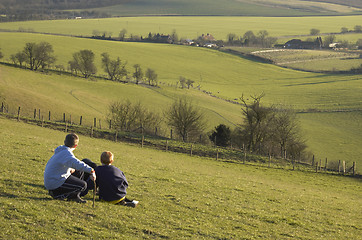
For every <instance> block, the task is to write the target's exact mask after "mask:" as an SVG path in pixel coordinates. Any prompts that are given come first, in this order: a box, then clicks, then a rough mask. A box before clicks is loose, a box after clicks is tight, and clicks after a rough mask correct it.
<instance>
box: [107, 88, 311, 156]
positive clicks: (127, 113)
mask: <svg viewBox="0 0 362 240" xmlns="http://www.w3.org/2000/svg"><path fill="white" fill-rule="evenodd" d="M263 97H264V95H263V94H262V95H259V96H251V100H248V99H245V97H244V96H242V97H241V98H240V100H241V102H242V123H241V124H240V125H238V126H237V127H236V128H235V129H234V130H233V131H232V130H230V128H229V127H227V126H226V125H223V124H220V125H219V126H217V127H215V130H213V131H211V132H210V133H208V134H207V135H208V136H209V139H210V140H211V141H212V142H214V144H215V145H218V146H223V147H226V146H230V145H231V144H232V145H233V146H238V147H240V148H243V149H244V150H246V151H249V152H252V153H259V154H265V155H273V156H281V157H282V158H285V157H286V155H287V153H288V156H289V157H292V158H298V157H300V156H301V155H303V153H304V152H305V149H306V144H305V141H304V140H303V137H302V136H301V130H300V127H299V122H298V120H297V117H296V114H295V112H294V111H292V110H290V109H286V108H283V107H267V106H264V105H263V104H262V103H261V100H262V98H263ZM107 117H108V120H109V121H112V123H113V126H115V127H116V128H117V129H119V130H126V131H131V130H135V129H136V130H137V129H140V128H142V130H143V131H146V132H153V131H154V129H155V127H156V128H157V127H160V125H161V123H162V122H163V121H164V122H165V123H166V124H167V125H168V126H169V127H171V128H172V129H174V130H175V133H176V134H177V135H178V136H179V137H180V139H181V140H182V141H184V142H188V141H196V140H197V139H198V138H199V137H200V136H201V135H204V131H205V129H206V126H207V121H206V118H205V115H204V113H203V112H202V111H201V109H200V108H198V107H196V106H195V105H194V104H193V103H192V101H190V100H189V99H187V98H179V99H177V100H175V101H174V102H173V103H172V104H171V106H170V107H168V108H167V109H165V110H164V111H163V113H162V114H156V113H154V112H152V111H149V110H148V109H146V108H144V107H142V106H141V104H140V103H139V102H138V103H132V102H130V101H129V100H125V101H117V102H113V103H112V104H110V106H109V114H108V116H107Z"/></svg>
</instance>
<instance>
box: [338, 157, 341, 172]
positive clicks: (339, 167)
mask: <svg viewBox="0 0 362 240" xmlns="http://www.w3.org/2000/svg"><path fill="white" fill-rule="evenodd" d="M338 173H341V160H338Z"/></svg>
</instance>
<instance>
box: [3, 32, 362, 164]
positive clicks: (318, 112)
mask: <svg viewBox="0 0 362 240" xmlns="http://www.w3.org/2000/svg"><path fill="white" fill-rule="evenodd" d="M38 39H39V35H38V34H29V33H4V34H2V35H0V43H1V44H4V45H2V46H8V47H7V48H4V51H3V52H4V54H5V56H9V55H10V54H13V53H15V52H16V51H19V50H20V49H21V48H22V47H23V46H24V44H25V42H31V41H38ZM41 39H42V40H43V41H48V42H50V43H51V44H52V45H53V46H54V50H55V55H56V56H57V58H58V60H57V64H63V65H64V66H66V65H67V61H69V60H70V58H71V54H72V53H73V52H75V51H78V50H80V49H85V48H88V49H92V50H93V51H94V52H95V54H96V64H97V65H98V69H99V71H100V74H103V73H102V71H101V67H100V58H99V56H100V54H101V53H102V52H109V53H110V54H111V56H112V57H116V56H120V57H121V59H122V60H126V61H128V68H129V70H130V71H132V66H133V64H136V63H138V64H141V66H142V67H143V68H145V69H146V68H148V67H150V68H153V69H155V71H156V72H157V73H158V75H159V81H160V82H161V85H160V86H161V88H160V89H148V88H144V87H140V86H135V85H132V84H131V85H130V86H128V85H124V84H119V83H113V82H108V81H103V80H102V81H101V80H98V81H96V82H93V81H87V80H84V79H78V78H74V77H70V76H62V75H59V76H58V75H56V74H51V75H47V74H41V73H33V72H30V71H28V70H21V69H13V68H11V67H4V66H3V67H1V78H0V80H1V83H0V93H1V94H2V95H3V96H4V97H5V98H6V101H7V103H8V104H9V105H11V106H12V107H13V109H16V108H17V106H19V105H22V106H24V109H29V110H28V111H29V112H30V114H31V112H32V111H33V110H34V108H41V109H44V110H42V111H45V112H47V111H49V110H52V111H55V112H54V114H58V116H61V115H62V113H64V112H67V114H72V116H73V118H74V119H77V118H78V117H79V115H87V116H88V117H87V118H88V119H89V118H90V119H93V117H97V118H102V117H104V115H105V112H106V109H107V104H108V103H109V102H110V101H112V100H116V99H120V98H130V99H131V100H134V101H137V100H142V101H144V102H145V103H146V105H147V106H148V107H150V108H151V109H155V110H156V109H157V111H159V110H161V109H162V108H163V107H165V106H167V104H169V103H170V102H172V100H173V99H175V97H176V96H179V95H183V94H187V95H189V96H190V97H192V98H194V100H195V102H196V103H197V104H198V105H199V106H200V107H201V108H203V109H204V110H205V111H206V112H207V113H208V116H209V120H210V123H209V126H208V127H209V129H212V128H213V127H214V126H216V125H217V124H218V123H226V124H227V125H230V126H235V124H238V123H239V122H240V107H239V106H238V105H234V104H231V103H228V102H225V101H223V100H221V99H223V98H224V99H225V98H226V99H231V100H232V99H238V98H239V97H240V96H241V95H242V94H244V95H254V94H260V93H262V92H264V93H265V94H266V97H265V103H267V104H284V105H287V106H291V107H293V108H294V109H296V110H297V111H299V112H301V113H300V114H299V116H300V119H301V123H302V127H303V129H304V131H305V134H306V136H307V142H308V146H309V148H310V150H311V151H312V152H313V153H315V154H316V156H317V158H323V159H324V158H325V157H328V158H329V159H330V161H338V160H347V161H349V162H352V161H359V159H360V155H361V152H360V150H359V149H360V148H359V147H358V146H359V144H361V142H362V139H361V135H360V134H358V132H359V131H360V128H361V126H360V122H361V121H362V114H361V108H362V102H361V98H360V96H361V91H362V89H361V86H362V84H361V81H362V79H361V78H360V77H359V76H358V75H328V74H315V73H306V72H299V71H294V70H288V69H282V68H279V67H276V66H273V65H270V64H265V63H260V62H253V61H250V60H247V59H243V58H240V57H238V56H233V55H229V54H226V53H221V52H218V51H215V50H210V49H205V48H192V47H186V46H176V45H164V44H146V43H125V42H113V41H101V40H92V39H81V38H71V37H64V36H50V35H42V37H41ZM180 63H182V64H180ZM179 76H185V77H187V78H191V79H195V85H200V88H201V90H205V91H208V92H212V94H213V95H215V96H216V97H218V98H221V99H218V98H215V97H211V96H209V95H207V94H204V93H203V92H202V91H199V90H196V89H193V90H181V89H176V88H175V86H176V82H177V81H178V78H179ZM49 92H52V93H53V94H52V96H54V97H53V98H52V97H50V96H49ZM79 100H80V101H79ZM64 103H66V104H64ZM210 103H212V104H210ZM53 109H54V110H53ZM77 114H78V115H77ZM90 121H91V120H90ZM347 122H348V124H345V123H347Z"/></svg>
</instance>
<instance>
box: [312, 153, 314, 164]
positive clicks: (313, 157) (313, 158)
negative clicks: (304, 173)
mask: <svg viewBox="0 0 362 240" xmlns="http://www.w3.org/2000/svg"><path fill="white" fill-rule="evenodd" d="M313 166H314V155H313V158H312V167H313Z"/></svg>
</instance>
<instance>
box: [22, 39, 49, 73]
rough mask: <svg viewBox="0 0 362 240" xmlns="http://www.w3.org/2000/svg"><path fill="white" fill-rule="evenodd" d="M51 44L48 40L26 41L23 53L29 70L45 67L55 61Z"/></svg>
mask: <svg viewBox="0 0 362 240" xmlns="http://www.w3.org/2000/svg"><path fill="white" fill-rule="evenodd" d="M53 52H54V50H53V46H52V45H51V44H50V43H48V42H40V43H26V44H25V47H24V50H23V53H24V54H25V55H26V62H27V63H28V64H29V68H30V69H31V70H35V71H36V70H37V69H38V68H40V67H41V68H45V67H47V66H49V65H50V64H53V63H54V62H55V57H54V56H53Z"/></svg>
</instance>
